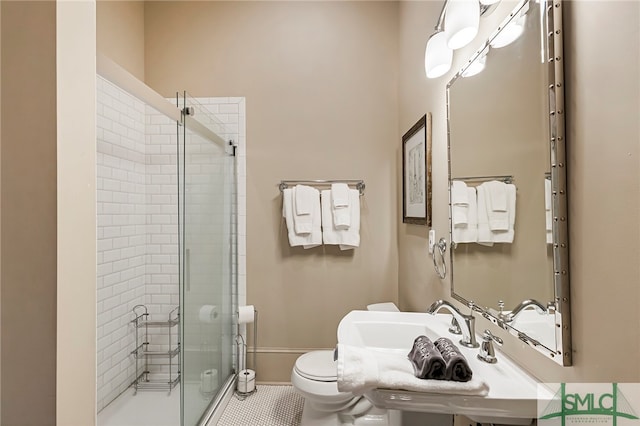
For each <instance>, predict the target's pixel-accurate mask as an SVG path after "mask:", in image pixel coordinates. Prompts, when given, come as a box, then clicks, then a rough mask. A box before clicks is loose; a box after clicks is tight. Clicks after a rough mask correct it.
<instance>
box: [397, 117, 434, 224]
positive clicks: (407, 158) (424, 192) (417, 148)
mask: <svg viewBox="0 0 640 426" xmlns="http://www.w3.org/2000/svg"><path fill="white" fill-rule="evenodd" d="M402 222H404V223H410V224H414V225H426V226H431V113H430V112H428V113H426V114H425V115H424V116H422V117H420V119H419V120H418V121H417V122H416V124H414V125H413V126H412V127H411V129H409V130H408V131H407V132H406V133H405V134H404V135H403V136H402Z"/></svg>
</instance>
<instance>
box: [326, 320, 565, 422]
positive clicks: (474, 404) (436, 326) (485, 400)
mask: <svg viewBox="0 0 640 426" xmlns="http://www.w3.org/2000/svg"><path fill="white" fill-rule="evenodd" d="M450 322H451V315H448V314H437V315H430V314H427V313H416V312H375V311H351V312H349V313H348V314H347V315H346V316H345V317H344V318H343V319H342V320H341V321H340V324H339V326H338V343H342V344H346V345H353V346H359V347H364V348H368V349H371V350H375V351H384V352H394V353H403V354H407V353H409V350H410V349H411V347H412V346H413V341H414V339H415V338H416V337H417V336H419V335H426V336H427V337H429V338H431V339H432V340H435V339H437V338H438V337H441V336H445V337H449V338H450V339H451V340H452V341H453V342H454V343H457V342H458V340H459V337H458V336H455V335H452V334H451V333H449V331H448V328H449V325H450ZM458 347H459V348H460V350H461V351H462V353H463V355H464V356H465V357H466V358H467V361H468V363H469V366H470V367H471V369H472V370H473V374H474V377H480V378H482V379H483V380H484V381H485V382H486V383H487V384H488V385H489V393H488V395H486V396H468V395H455V394H454V395H451V394H447V395H444V394H437V393H425V392H412V391H405V390H398V389H373V390H371V391H368V392H366V393H365V396H366V398H367V399H369V400H370V401H371V402H372V403H373V404H375V405H376V406H378V407H381V408H390V409H397V410H403V411H412V412H428V413H442V414H460V415H464V416H466V417H468V418H470V419H471V420H473V421H476V422H481V423H497V424H509V425H525V424H530V423H531V421H532V419H535V418H536V417H537V403H538V399H539V398H540V399H543V400H546V401H550V400H551V398H552V396H553V394H552V393H551V392H550V391H549V390H548V389H546V388H545V387H543V386H539V383H538V381H537V380H536V379H535V378H534V377H533V376H531V375H529V374H528V373H527V372H526V371H524V370H523V369H522V368H521V367H519V366H518V365H517V364H515V363H514V362H513V361H511V360H510V359H509V358H508V357H506V356H505V355H503V354H502V353H501V352H500V351H499V350H498V349H496V355H497V357H498V362H497V363H496V364H488V363H485V362H483V361H480V360H479V359H478V358H477V354H478V349H471V348H466V347H463V346H462V345H458ZM545 404H546V403H545Z"/></svg>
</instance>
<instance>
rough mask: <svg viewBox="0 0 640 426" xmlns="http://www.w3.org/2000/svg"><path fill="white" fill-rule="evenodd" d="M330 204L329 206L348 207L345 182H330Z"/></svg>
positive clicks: (347, 193)
mask: <svg viewBox="0 0 640 426" xmlns="http://www.w3.org/2000/svg"><path fill="white" fill-rule="evenodd" d="M331 194H332V196H333V198H332V200H331V201H332V203H333V204H332V205H331V207H333V208H334V209H335V208H338V207H348V206H349V185H347V184H346V183H332V184H331Z"/></svg>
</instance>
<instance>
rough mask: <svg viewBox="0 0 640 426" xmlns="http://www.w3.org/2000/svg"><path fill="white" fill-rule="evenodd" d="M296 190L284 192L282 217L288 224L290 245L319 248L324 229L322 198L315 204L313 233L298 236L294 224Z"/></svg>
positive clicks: (313, 209)
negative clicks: (322, 226) (321, 209)
mask: <svg viewBox="0 0 640 426" xmlns="http://www.w3.org/2000/svg"><path fill="white" fill-rule="evenodd" d="M294 209H295V201H294V190H293V189H292V188H287V189H285V190H284V191H283V192H282V217H284V219H285V223H286V224H287V231H288V232H287V233H288V237H289V245H291V247H296V246H303V247H304V248H305V249H307V248H312V247H316V246H319V245H320V244H322V228H321V213H320V198H319V197H318V198H317V199H316V200H315V201H314V202H313V208H312V210H311V214H310V215H308V216H310V217H311V232H309V233H307V234H297V233H296V231H295V224H294V216H295V214H294Z"/></svg>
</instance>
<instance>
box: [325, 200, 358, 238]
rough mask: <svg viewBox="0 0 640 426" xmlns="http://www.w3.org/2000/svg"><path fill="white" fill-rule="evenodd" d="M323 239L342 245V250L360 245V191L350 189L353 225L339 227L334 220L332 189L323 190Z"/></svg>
mask: <svg viewBox="0 0 640 426" xmlns="http://www.w3.org/2000/svg"><path fill="white" fill-rule="evenodd" d="M321 196H322V241H323V242H324V243H325V244H337V245H340V249H341V250H349V249H353V248H356V247H358V246H360V191H358V190H357V189H349V205H350V211H351V218H350V220H351V226H349V229H337V228H336V227H335V225H334V222H333V212H332V201H331V190H329V189H326V190H324V191H322V193H321Z"/></svg>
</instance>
